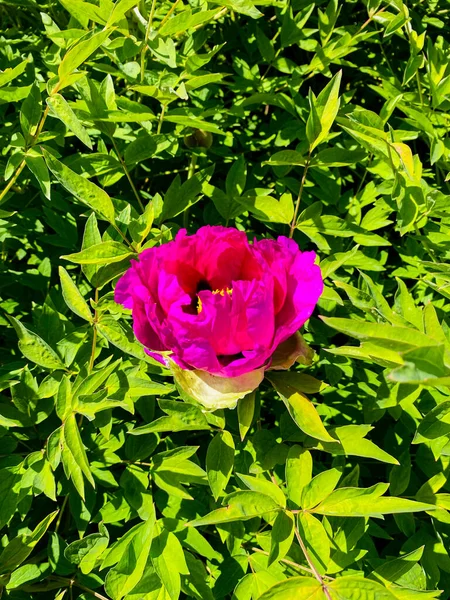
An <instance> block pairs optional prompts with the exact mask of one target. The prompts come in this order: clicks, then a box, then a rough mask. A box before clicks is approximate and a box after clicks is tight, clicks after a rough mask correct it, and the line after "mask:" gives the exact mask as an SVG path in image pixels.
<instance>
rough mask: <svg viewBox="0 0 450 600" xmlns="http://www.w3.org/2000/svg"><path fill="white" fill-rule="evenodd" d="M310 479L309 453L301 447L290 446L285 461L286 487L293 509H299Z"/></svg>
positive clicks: (310, 460) (310, 457)
mask: <svg viewBox="0 0 450 600" xmlns="http://www.w3.org/2000/svg"><path fill="white" fill-rule="evenodd" d="M311 478H312V456H311V452H309V451H308V450H305V448H302V447H301V446H292V447H291V448H289V453H288V455H287V459H286V486H287V496H288V500H289V501H290V502H292V504H293V506H294V508H300V506H301V497H302V492H303V489H304V488H305V486H306V485H307V484H308V483H309V482H310V481H311Z"/></svg>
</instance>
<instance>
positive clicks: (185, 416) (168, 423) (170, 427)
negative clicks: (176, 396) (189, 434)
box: [130, 400, 211, 435]
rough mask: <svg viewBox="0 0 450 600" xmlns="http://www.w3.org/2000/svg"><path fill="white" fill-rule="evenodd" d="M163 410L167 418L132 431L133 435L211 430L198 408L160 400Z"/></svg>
mask: <svg viewBox="0 0 450 600" xmlns="http://www.w3.org/2000/svg"><path fill="white" fill-rule="evenodd" d="M159 405H160V407H161V409H162V410H163V411H164V412H165V413H167V414H168V415H169V416H167V417H159V419H155V420H154V421H153V422H152V423H149V424H148V425H143V426H142V427H137V428H136V429H132V430H131V431H130V434H131V435H143V434H147V433H158V432H163V431H197V430H207V429H211V427H210V425H209V423H208V421H207V420H206V417H205V415H204V414H203V412H202V411H201V410H200V408H199V407H198V406H194V405H192V404H186V403H184V402H177V401H176V400H160V401H159Z"/></svg>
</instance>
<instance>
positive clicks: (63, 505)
mask: <svg viewBox="0 0 450 600" xmlns="http://www.w3.org/2000/svg"><path fill="white" fill-rule="evenodd" d="M68 499H69V494H67V496H64V500H63V503H62V506H61V509H60V511H59V515H58V520H57V521H56V525H55V533H58V529H59V526H60V525H61V520H62V516H63V513H64V509H65V508H66V504H67V501H68Z"/></svg>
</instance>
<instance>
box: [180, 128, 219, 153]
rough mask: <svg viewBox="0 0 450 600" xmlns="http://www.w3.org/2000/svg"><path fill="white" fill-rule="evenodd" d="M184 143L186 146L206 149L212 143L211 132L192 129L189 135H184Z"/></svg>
mask: <svg viewBox="0 0 450 600" xmlns="http://www.w3.org/2000/svg"><path fill="white" fill-rule="evenodd" d="M184 143H185V144H186V146H187V147H188V148H191V149H192V148H203V149H204V150H208V148H211V146H212V143H213V136H212V133H210V132H209V131H205V130H204V129H194V130H193V132H192V133H191V134H190V135H185V136H184Z"/></svg>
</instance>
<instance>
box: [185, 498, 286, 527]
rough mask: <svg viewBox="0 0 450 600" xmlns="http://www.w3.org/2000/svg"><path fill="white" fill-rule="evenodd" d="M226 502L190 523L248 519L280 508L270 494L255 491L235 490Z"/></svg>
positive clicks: (190, 524) (193, 525)
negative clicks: (223, 505) (224, 504)
mask: <svg viewBox="0 0 450 600" xmlns="http://www.w3.org/2000/svg"><path fill="white" fill-rule="evenodd" d="M225 502H227V506H226V507H224V508H218V509H216V510H213V511H212V512H210V513H209V514H207V515H206V516H205V517H200V518H198V519H195V520H193V521H190V522H189V523H188V525H189V526H190V527H201V526H202V525H216V524H218V523H230V522H232V521H246V520H247V519H252V518H253V517H260V516H261V515H265V514H267V513H270V512H274V511H279V510H280V506H279V504H278V503H277V502H275V500H273V499H272V498H271V497H270V496H266V495H265V494H261V493H259V492H253V491H245V492H233V493H232V494H230V495H229V496H227V497H226V498H225Z"/></svg>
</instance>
